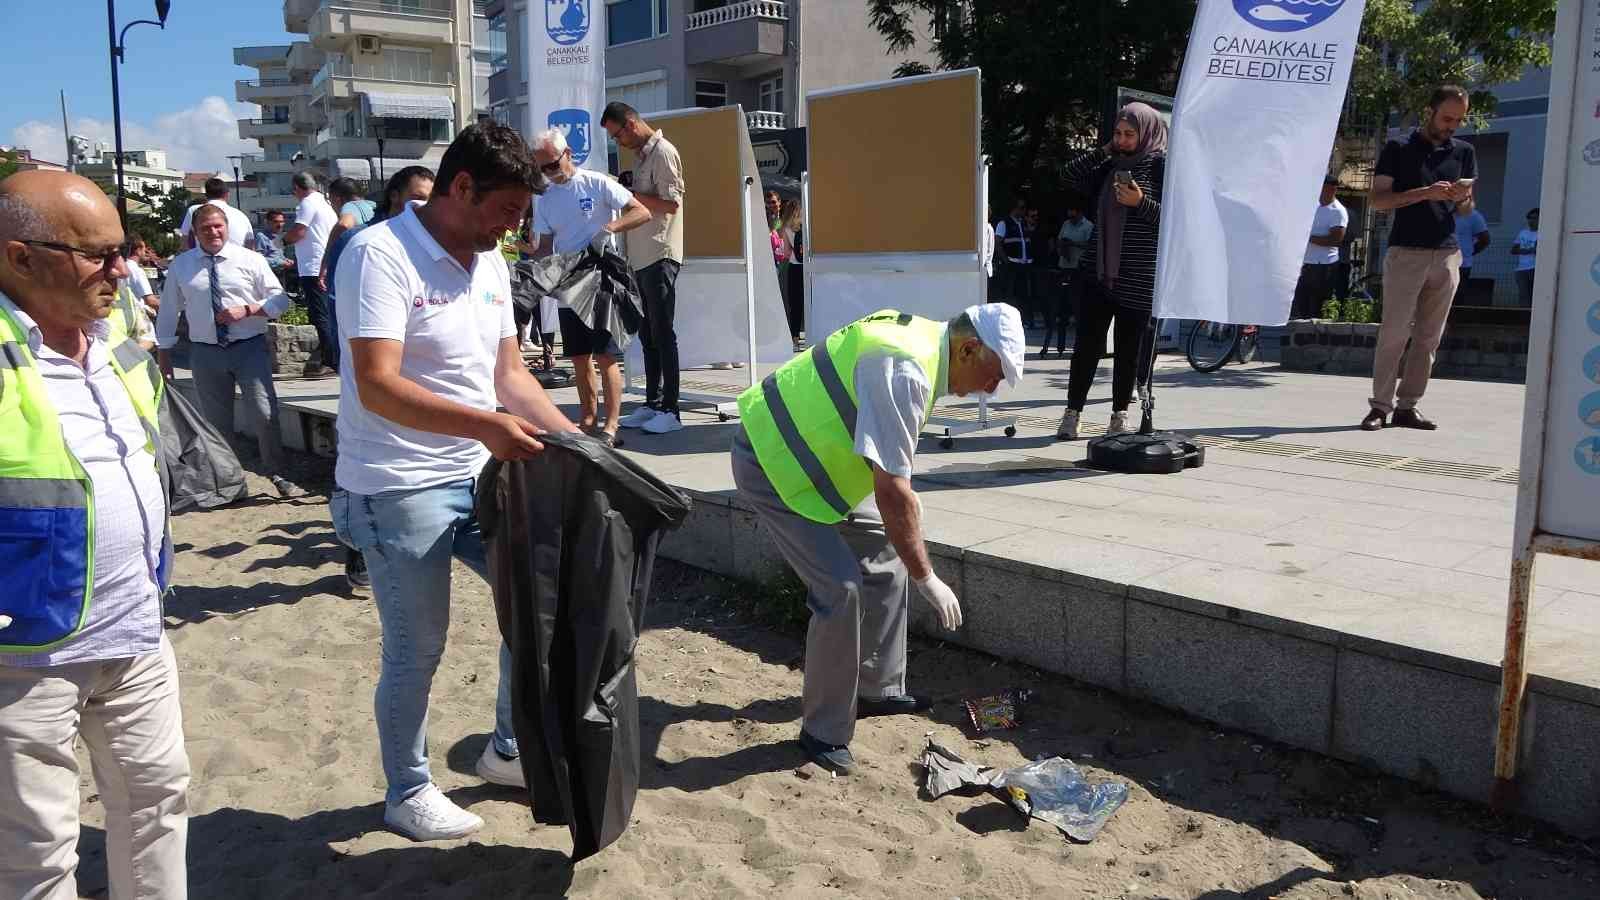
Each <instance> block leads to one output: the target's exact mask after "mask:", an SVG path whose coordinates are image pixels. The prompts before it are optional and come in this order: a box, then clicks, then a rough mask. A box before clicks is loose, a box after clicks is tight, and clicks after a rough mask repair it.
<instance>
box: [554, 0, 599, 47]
mask: <svg viewBox="0 0 1600 900" xmlns="http://www.w3.org/2000/svg"><path fill="white" fill-rule="evenodd" d="M544 31H545V33H546V34H548V35H550V40H552V41H555V42H556V43H557V44H560V45H561V46H563V47H570V46H572V45H573V44H576V43H577V42H579V41H581V40H583V39H584V37H586V36H587V35H588V34H589V0H544Z"/></svg>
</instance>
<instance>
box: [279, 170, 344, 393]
mask: <svg viewBox="0 0 1600 900" xmlns="http://www.w3.org/2000/svg"><path fill="white" fill-rule="evenodd" d="M293 189H294V195H295V198H296V199H298V200H299V201H300V205H299V206H298V207H296V208H295V211H294V224H293V225H290V226H289V230H288V231H285V232H284V233H283V243H284V246H286V247H289V246H292V247H294V262H295V267H296V269H297V270H298V271H299V273H300V296H301V297H303V298H305V302H306V318H308V319H310V320H311V327H313V328H315V329H317V346H318V348H319V350H320V352H321V354H322V362H321V363H320V364H318V363H314V362H312V363H307V364H306V371H305V374H306V377H308V378H318V377H321V376H323V375H327V374H329V372H330V371H338V369H339V348H338V347H336V346H334V336H333V323H332V322H330V321H329V319H328V292H327V291H326V290H325V289H324V288H323V286H322V254H323V253H325V252H327V249H328V236H329V234H330V233H331V232H332V231H333V226H334V224H335V223H337V222H338V221H339V214H338V213H336V212H334V211H333V206H332V205H331V204H330V203H328V198H326V197H324V196H322V191H320V190H318V189H317V176H315V175H313V174H311V173H310V172H299V173H296V174H295V176H294V182H293Z"/></svg>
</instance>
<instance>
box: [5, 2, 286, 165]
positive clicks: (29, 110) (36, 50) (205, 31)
mask: <svg viewBox="0 0 1600 900" xmlns="http://www.w3.org/2000/svg"><path fill="white" fill-rule="evenodd" d="M0 6H4V7H5V13H4V15H3V16H0V84H3V85H6V86H7V90H6V91H5V102H4V103H0V145H5V146H19V147H27V148H28V149H30V150H33V151H34V153H35V154H36V155H38V156H40V157H42V158H44V159H49V160H54V161H57V162H62V161H65V156H66V153H65V139H64V138H63V136H62V133H61V106H60V100H59V99H58V98H59V94H58V91H60V90H63V89H65V90H66V92H67V112H68V115H69V117H70V119H71V123H72V130H73V132H74V133H75V134H82V135H85V136H87V137H89V138H90V139H91V140H101V139H103V140H104V141H105V142H106V144H107V145H110V144H111V136H112V128H111V73H110V63H109V61H108V55H107V54H108V51H107V46H108V44H107V36H106V4H105V3H104V2H102V0H27V2H22V0H0ZM116 8H117V20H118V30H119V31H120V30H121V26H122V25H123V24H126V23H127V22H131V21H133V20H135V19H154V18H155V3H154V2H153V0H116ZM300 38H301V39H302V40H303V39H304V36H300ZM289 39H290V35H289V34H288V33H286V32H285V31H284V30H283V4H282V2H281V0H172V13H171V15H170V16H169V17H168V19H167V28H166V30H165V31H162V30H159V29H157V28H155V27H153V26H149V25H139V26H136V27H135V28H133V29H132V30H130V31H129V32H128V53H127V61H126V62H125V63H123V65H122V72H121V79H122V124H123V144H124V146H125V147H127V148H128V149H130V150H138V149H143V148H146V147H153V148H158V149H165V150H166V151H167V152H168V156H169V159H170V161H171V162H170V164H171V165H173V166H174V167H175V168H179V169H185V170H190V171H204V170H210V171H220V170H222V169H223V168H225V167H227V166H228V165H229V163H228V162H227V160H226V157H227V156H228V155H229V154H233V153H238V152H240V148H241V147H243V148H245V152H251V150H252V149H254V148H256V147H257V145H256V143H255V142H254V141H248V142H245V141H241V140H240V139H239V133H238V127H237V124H236V121H235V120H237V119H240V118H246V117H249V116H253V115H255V114H256V110H257V107H256V106H254V105H253V104H240V103H238V102H237V101H236V100H235V99H234V86H233V82H234V80H235V79H239V78H250V77H251V75H252V73H253V72H254V70H252V69H246V68H242V67H238V66H235V65H234V64H233V48H234V47H236V46H241V45H246V44H286V43H289Z"/></svg>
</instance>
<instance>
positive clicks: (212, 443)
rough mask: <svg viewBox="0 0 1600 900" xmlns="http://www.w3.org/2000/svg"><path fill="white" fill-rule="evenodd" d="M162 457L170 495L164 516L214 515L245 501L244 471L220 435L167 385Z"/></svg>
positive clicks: (163, 404) (163, 395) (162, 415)
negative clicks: (208, 511) (194, 509)
mask: <svg viewBox="0 0 1600 900" xmlns="http://www.w3.org/2000/svg"><path fill="white" fill-rule="evenodd" d="M159 416H160V420H159V421H160V425H161V452H162V455H163V456H165V457H166V464H167V477H168V478H170V479H171V482H172V483H171V489H170V491H169V492H168V496H167V510H168V511H169V512H174V513H177V512H182V511H184V510H186V509H190V508H192V507H197V508H199V509H215V508H216V507H219V506H225V505H227V504H229V503H232V502H233V501H235V500H238V499H239V498H240V497H243V496H244V495H245V491H246V487H245V482H244V466H242V465H240V464H239V456H238V454H236V453H234V452H233V447H232V446H231V445H229V443H228V442H227V440H225V439H224V438H223V437H222V435H221V433H219V432H218V431H217V429H215V428H213V427H212V425H211V423H210V422H207V421H206V420H205V418H204V417H203V416H201V415H200V411H199V410H198V409H195V407H194V404H193V403H190V402H189V398H187V397H185V396H183V394H181V393H179V392H178V391H177V390H176V389H175V388H173V386H172V385H171V384H170V383H169V384H168V385H167V389H166V390H165V391H163V392H162V393H161V409H160V412H159Z"/></svg>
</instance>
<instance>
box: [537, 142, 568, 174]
mask: <svg viewBox="0 0 1600 900" xmlns="http://www.w3.org/2000/svg"><path fill="white" fill-rule="evenodd" d="M571 152H572V148H571V147H568V148H567V149H565V150H563V151H561V155H560V156H558V157H556V161H555V162H547V163H544V164H542V165H540V166H539V171H541V172H543V173H544V174H546V175H554V174H556V173H557V172H560V171H561V163H562V161H563V160H565V159H566V158H567V155H568V154H570V153H571Z"/></svg>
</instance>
